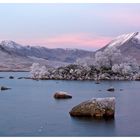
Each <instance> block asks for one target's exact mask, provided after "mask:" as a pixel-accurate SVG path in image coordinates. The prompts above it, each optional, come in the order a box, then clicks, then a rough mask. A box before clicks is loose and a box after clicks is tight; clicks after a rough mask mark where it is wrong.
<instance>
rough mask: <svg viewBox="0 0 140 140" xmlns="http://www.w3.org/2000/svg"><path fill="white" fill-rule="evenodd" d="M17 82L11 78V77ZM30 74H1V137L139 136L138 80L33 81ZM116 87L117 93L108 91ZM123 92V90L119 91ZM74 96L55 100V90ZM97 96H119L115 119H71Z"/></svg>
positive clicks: (139, 88)
mask: <svg viewBox="0 0 140 140" xmlns="http://www.w3.org/2000/svg"><path fill="white" fill-rule="evenodd" d="M11 75H12V76H14V79H9V76H11ZM22 76H28V73H8V72H7V73H6V72H5V73H3V72H2V73H0V77H4V78H2V79H0V85H4V86H7V87H11V88H12V89H11V90H7V91H2V92H0V112H1V113H0V136H140V133H139V132H140V117H139V116H140V107H139V106H140V93H139V91H140V86H139V81H102V82H101V83H100V84H95V82H94V81H61V80H59V81H57V80H56V81H53V80H48V81H33V80H27V79H17V78H18V77H22ZM110 86H113V87H114V88H115V91H114V92H108V91H107V88H109V87H110ZM120 89H122V90H120ZM60 90H61V91H66V92H68V93H69V94H71V95H72V96H73V98H72V99H68V100H56V99H54V97H53V95H54V93H55V92H56V91H60ZM96 97H116V113H115V118H114V119H112V120H97V119H93V118H85V117H82V118H81V117H80V118H76V117H71V116H70V115H69V111H70V110H71V108H72V107H74V106H75V105H77V104H79V103H81V102H83V101H85V100H88V99H91V98H96Z"/></svg>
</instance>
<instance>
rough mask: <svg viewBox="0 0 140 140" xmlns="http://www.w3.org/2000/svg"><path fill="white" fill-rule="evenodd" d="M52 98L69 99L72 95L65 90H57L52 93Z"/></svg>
mask: <svg viewBox="0 0 140 140" xmlns="http://www.w3.org/2000/svg"><path fill="white" fill-rule="evenodd" d="M54 98H55V99H69V98H72V96H71V95H70V94H68V93H67V92H64V91H59V92H56V93H55V94H54Z"/></svg>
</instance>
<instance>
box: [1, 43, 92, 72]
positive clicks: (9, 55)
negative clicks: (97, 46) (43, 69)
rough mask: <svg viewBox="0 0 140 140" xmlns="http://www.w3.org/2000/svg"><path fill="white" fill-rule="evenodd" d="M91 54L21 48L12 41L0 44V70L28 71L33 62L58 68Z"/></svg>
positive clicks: (76, 51) (83, 51) (73, 50)
mask: <svg viewBox="0 0 140 140" xmlns="http://www.w3.org/2000/svg"><path fill="white" fill-rule="evenodd" d="M92 54H93V52H90V51H85V50H78V49H61V48H57V49H49V48H46V47H40V46H23V45H20V44H18V43H16V42H14V41H2V42H1V43H0V70H3V71H5V70H7V71H9V70H13V71H19V70H24V71H25V70H27V71H28V70H29V67H30V66H31V65H32V63H34V62H38V63H40V64H42V65H47V66H52V67H54V66H55V67H58V66H62V65H67V64H71V63H74V62H75V61H76V60H77V59H78V58H82V57H87V56H91V55H92Z"/></svg>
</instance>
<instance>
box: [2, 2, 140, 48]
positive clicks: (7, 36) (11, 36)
mask: <svg viewBox="0 0 140 140" xmlns="http://www.w3.org/2000/svg"><path fill="white" fill-rule="evenodd" d="M136 31H140V4H107V3H106V4H103V3H102V4H95V3H92V4H79V3H78V4H76V3H74V4H61V3H58V4H56V3H55V4H49V3H48V4H35V3H33V4H14V3H12V4H2V3H1V4H0V41H2V40H13V41H15V42H17V43H19V44H22V45H34V46H36V45H37V46H46V47H48V48H77V49H86V50H96V49H98V48H101V47H103V46H105V45H106V44H107V43H109V41H111V40H112V39H113V38H115V37H116V36H118V35H121V34H125V33H131V32H136Z"/></svg>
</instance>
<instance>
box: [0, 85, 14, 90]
mask: <svg viewBox="0 0 140 140" xmlns="http://www.w3.org/2000/svg"><path fill="white" fill-rule="evenodd" d="M8 89H11V88H8V87H4V86H0V90H8Z"/></svg>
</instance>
